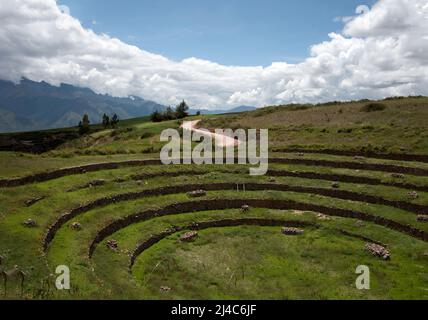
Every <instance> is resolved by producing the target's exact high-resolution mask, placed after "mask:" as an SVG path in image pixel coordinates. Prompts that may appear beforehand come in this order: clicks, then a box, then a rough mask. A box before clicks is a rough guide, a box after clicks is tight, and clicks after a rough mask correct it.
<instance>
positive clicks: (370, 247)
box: [365, 243, 391, 260]
mask: <svg viewBox="0 0 428 320" xmlns="http://www.w3.org/2000/svg"><path fill="white" fill-rule="evenodd" d="M365 248H366V250H367V251H368V252H370V253H371V254H372V255H373V256H375V257H379V258H382V259H383V260H389V259H390V258H391V255H390V253H389V251H388V250H386V248H385V247H383V246H381V245H379V244H376V243H366V246H365Z"/></svg>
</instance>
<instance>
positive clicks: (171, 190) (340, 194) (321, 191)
mask: <svg viewBox="0 0 428 320" xmlns="http://www.w3.org/2000/svg"><path fill="white" fill-rule="evenodd" d="M243 186H244V185H243V184H235V183H210V184H194V185H179V186H169V187H161V188H157V189H149V190H143V191H139V192H130V193H123V194H118V195H114V196H109V197H104V198H100V199H97V200H94V201H92V202H89V203H87V204H84V205H82V206H79V207H77V208H74V209H72V210H71V211H69V212H67V213H64V214H62V215H61V216H60V217H59V218H58V219H57V220H56V221H55V222H54V223H53V224H52V225H51V226H50V227H49V228H48V230H47V232H46V235H45V237H44V239H43V243H42V245H43V250H44V251H46V250H47V248H48V246H49V243H50V242H51V241H52V239H53V238H54V236H55V234H56V232H57V231H58V230H59V228H60V227H61V226H62V225H64V224H65V223H67V222H68V221H70V220H72V219H74V218H75V217H76V216H78V215H79V214H82V213H84V212H87V211H90V210H92V209H94V208H97V207H103V206H106V205H109V204H113V203H118V202H121V201H129V200H135V199H139V198H143V197H151V196H161V195H169V194H176V193H185V192H189V191H193V190H199V189H203V190H207V191H219V190H234V189H237V190H243ZM245 190H247V191H258V190H276V191H284V192H287V191H288V192H299V193H308V194H318V195H322V196H327V197H334V198H339V199H344V200H352V201H360V202H367V203H373V204H380V205H386V206H392V207H396V208H400V209H403V210H407V211H410V212H413V213H415V214H418V213H420V212H427V211H428V206H423V205H417V204H412V203H407V202H403V201H394V200H386V199H383V198H379V197H374V196H370V195H364V194H359V193H355V192H351V191H343V190H337V189H325V188H312V187H300V186H290V185H286V184H270V183H269V184H265V183H246V184H245Z"/></svg>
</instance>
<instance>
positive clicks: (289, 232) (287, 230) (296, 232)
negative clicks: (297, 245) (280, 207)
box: [282, 227, 304, 236]
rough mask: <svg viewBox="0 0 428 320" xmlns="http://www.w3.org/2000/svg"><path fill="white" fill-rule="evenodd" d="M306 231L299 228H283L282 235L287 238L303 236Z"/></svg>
mask: <svg viewBox="0 0 428 320" xmlns="http://www.w3.org/2000/svg"><path fill="white" fill-rule="evenodd" d="M303 232H304V230H302V229H298V228H289V227H283V228H282V233H283V234H285V235H287V236H298V235H301V234H303Z"/></svg>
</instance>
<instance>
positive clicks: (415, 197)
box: [407, 191, 419, 200]
mask: <svg viewBox="0 0 428 320" xmlns="http://www.w3.org/2000/svg"><path fill="white" fill-rule="evenodd" d="M407 195H408V196H409V197H410V198H411V199H413V200H416V199H418V198H419V195H418V193H417V192H416V191H412V192H409V193H408V194H407Z"/></svg>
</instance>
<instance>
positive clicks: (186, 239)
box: [180, 231, 198, 242]
mask: <svg viewBox="0 0 428 320" xmlns="http://www.w3.org/2000/svg"><path fill="white" fill-rule="evenodd" d="M197 236H198V233H197V232H196V231H190V232H186V233H185V234H183V235H181V236H180V241H182V242H190V241H193V240H195V238H196V237H197Z"/></svg>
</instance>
